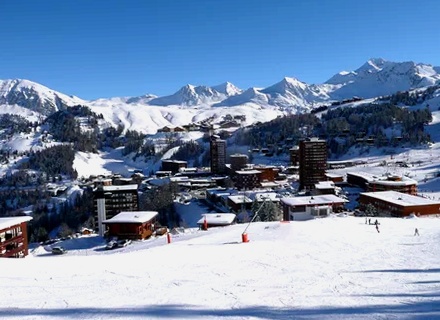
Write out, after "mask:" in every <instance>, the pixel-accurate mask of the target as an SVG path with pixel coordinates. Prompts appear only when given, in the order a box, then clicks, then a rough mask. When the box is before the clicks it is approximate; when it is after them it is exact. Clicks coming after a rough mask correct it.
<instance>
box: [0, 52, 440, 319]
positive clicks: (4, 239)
mask: <svg viewBox="0 0 440 320" xmlns="http://www.w3.org/2000/svg"><path fill="white" fill-rule="evenodd" d="M437 72H438V68H437V67H432V66H430V65H426V64H417V63H413V62H404V63H397V62H390V61H386V60H383V59H371V60H369V61H368V62H367V63H365V64H364V65H363V66H362V67H360V68H359V69H357V70H355V71H352V72H351V73H346V72H342V73H340V74H337V75H335V76H333V77H332V78H331V79H330V80H328V81H327V82H326V83H325V84H322V85H308V84H306V83H303V82H300V81H299V80H296V79H293V78H284V79H282V80H281V82H279V83H276V84H274V85H272V86H269V87H267V88H264V89H261V88H260V89H257V88H250V89H247V90H241V89H239V88H237V87H235V86H234V85H232V84H231V83H225V84H223V85H218V86H213V87H207V86H199V87H196V86H191V85H188V86H185V87H183V88H182V89H180V90H179V91H177V92H176V93H175V94H173V95H170V96H165V97H157V96H153V95H145V96H142V97H132V98H111V99H98V100H92V101H86V100H82V99H80V98H78V97H71V96H67V95H64V94H62V93H59V92H56V91H54V90H52V89H49V88H47V87H44V86H42V85H39V84H37V83H33V82H30V81H27V80H4V81H1V82H0V111H1V114H0V141H1V142H0V143H1V144H0V145H1V148H0V163H1V164H0V216H1V217H0V257H1V259H0V269H1V270H2V271H1V272H0V301H1V304H0V318H8V319H61V318H72V319H136V318H147V319H372V318H373V319H438V318H440V300H439V292H440V258H439V255H438V252H439V250H440V241H439V240H440V134H439V133H440V130H439V123H440V111H439V108H440V99H439V97H440V84H439V80H440V75H439V74H438V73H437ZM378 79H388V81H385V82H383V80H380V81H379V80H378ZM380 83H381V84H380ZM396 88H397V89H396ZM6 258H17V259H6Z"/></svg>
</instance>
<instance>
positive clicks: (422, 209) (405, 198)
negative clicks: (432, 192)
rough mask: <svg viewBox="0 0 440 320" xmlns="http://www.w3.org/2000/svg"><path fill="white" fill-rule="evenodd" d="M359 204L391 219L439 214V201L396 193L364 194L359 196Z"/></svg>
mask: <svg viewBox="0 0 440 320" xmlns="http://www.w3.org/2000/svg"><path fill="white" fill-rule="evenodd" d="M359 204H360V205H361V206H362V207H365V206H366V205H367V204H372V205H373V206H374V207H375V208H376V209H377V210H378V211H379V213H382V214H388V215H391V216H393V217H406V216H409V215H410V214H416V215H430V214H438V213H440V201H433V200H430V199H426V198H423V197H418V196H414V195H411V194H406V193H401V192H396V191H378V192H364V193H361V194H360V197H359Z"/></svg>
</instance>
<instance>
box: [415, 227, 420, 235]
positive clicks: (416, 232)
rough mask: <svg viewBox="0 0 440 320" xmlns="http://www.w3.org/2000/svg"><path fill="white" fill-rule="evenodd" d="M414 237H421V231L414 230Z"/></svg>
mask: <svg viewBox="0 0 440 320" xmlns="http://www.w3.org/2000/svg"><path fill="white" fill-rule="evenodd" d="M414 236H420V234H419V229H417V228H416V230H414Z"/></svg>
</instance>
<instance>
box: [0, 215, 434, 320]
mask: <svg viewBox="0 0 440 320" xmlns="http://www.w3.org/2000/svg"><path fill="white" fill-rule="evenodd" d="M379 222H380V233H377V232H376V230H375V229H374V227H373V226H369V225H365V223H364V218H353V217H345V216H331V217H328V218H321V219H316V220H311V221H306V222H291V223H284V224H283V223H279V222H273V223H253V224H251V225H250V227H249V229H248V235H249V239H250V242H249V243H242V242H241V233H242V232H243V230H244V227H245V225H234V226H231V227H226V228H223V229H221V228H220V229H215V228H213V229H209V230H208V231H193V232H189V230H188V232H187V233H184V234H180V235H177V236H173V242H172V243H171V244H169V245H168V244H166V238H165V237H161V238H157V239H154V240H147V241H144V242H135V243H133V244H132V245H130V246H128V247H126V248H122V249H116V250H115V251H105V250H103V249H102V248H103V242H99V238H93V237H92V238H79V239H73V240H68V241H65V242H64V244H63V245H65V247H66V248H68V249H70V250H69V252H68V253H67V254H66V255H63V256H53V255H51V254H49V253H47V252H46V251H45V250H44V248H43V247H39V248H37V249H36V250H35V251H34V254H33V255H30V256H28V257H26V258H25V259H17V260H15V259H6V260H4V261H2V264H3V267H4V269H5V270H8V271H7V273H6V274H5V275H4V277H5V280H6V281H1V282H0V290H1V292H2V301H3V303H2V305H3V307H2V308H0V317H2V318H11V319H12V318H21V319H23V318H26V319H52V318H54V317H55V318H61V317H63V318H72V319H73V318H75V319H90V318H95V319H104V318H105V319H127V318H130V319H140V318H148V319H286V320H287V319H371V318H376V319H390V318H393V319H435V318H438V317H439V316H440V300H439V298H438V291H439V290H440V287H439V282H438V270H439V260H438V251H439V250H440V247H439V243H440V242H439V239H440V234H439V231H438V230H439V229H440V220H439V219H438V218H413V219H397V218H382V219H380V218H379ZM416 227H417V228H418V229H419V231H420V236H419V237H417V236H414V229H415V228H416ZM69 241H70V242H69ZM17 294H19V297H18V296H17ZM6 306H7V307H6Z"/></svg>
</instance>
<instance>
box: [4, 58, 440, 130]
mask: <svg viewBox="0 0 440 320" xmlns="http://www.w3.org/2000/svg"><path fill="white" fill-rule="evenodd" d="M439 82H440V67H435V66H432V65H430V64H425V63H415V62H413V61H406V62H392V61H387V60H385V59H383V58H371V59H369V60H368V61H366V62H365V63H364V64H363V65H361V66H360V67H359V68H357V69H356V70H353V71H342V72H339V73H337V74H335V75H333V76H332V77H331V78H329V79H328V80H327V81H326V82H324V83H322V84H307V83H305V82H302V81H301V80H299V79H296V78H294V77H284V78H283V79H282V80H281V81H279V82H277V83H275V84H273V85H270V86H267V87H265V88H256V87H251V88H248V89H245V90H243V89H240V88H238V87H236V86H235V85H233V84H232V83H230V82H224V83H222V84H220V85H215V86H205V85H199V86H195V85H190V84H188V85H185V86H183V87H181V88H180V89H179V90H178V91H176V92H175V93H173V94H171V95H167V96H156V95H153V94H146V95H141V96H136V97H113V98H109V99H106V98H102V99H96V100H84V99H81V98H78V97H73V96H68V95H66V94H64V93H61V92H58V91H55V90H53V89H50V88H48V87H46V86H44V85H41V84H39V83H36V82H32V81H29V80H25V79H9V80H0V112H1V113H5V112H6V110H11V108H7V107H8V106H19V107H22V108H26V109H29V110H31V111H33V112H36V113H38V114H40V115H41V116H42V117H47V116H49V115H50V114H52V113H54V112H56V111H59V110H63V109H65V108H67V107H70V106H73V105H78V104H81V105H85V106H88V107H90V108H91V109H92V110H93V111H94V112H97V113H103V114H104V117H105V118H106V120H107V122H109V123H111V124H112V125H115V124H117V123H124V124H126V125H128V126H129V128H136V129H138V128H140V127H141V125H140V124H137V125H136V126H133V123H135V122H136V121H133V114H138V115H139V116H143V117H148V118H151V121H149V122H148V123H149V125H153V127H149V129H148V131H149V132H152V131H154V130H157V129H158V128H159V126H160V125H171V126H173V125H182V124H185V123H186V122H188V121H189V122H191V121H194V120H195V119H198V120H203V119H201V117H203V116H204V115H206V117H207V118H209V117H214V118H216V117H221V116H222V115H221V114H220V113H219V109H218V108H227V110H226V111H225V112H227V113H230V114H242V110H243V108H249V107H252V108H254V112H261V113H264V112H265V111H266V110H269V109H270V110H272V111H275V114H278V115H282V114H296V113H303V112H309V111H311V110H312V109H313V108H314V107H316V106H317V105H320V104H324V103H331V102H332V101H341V100H344V99H350V98H352V97H354V96H356V97H361V98H374V97H379V96H385V95H390V94H393V93H395V92H398V91H406V90H409V89H416V88H422V87H426V86H431V85H434V84H436V83H439ZM2 107H3V108H2ZM133 108H135V109H133ZM181 109H186V110H187V112H189V113H187V114H185V117H182V116H181V115H182V110H181ZM213 109H215V110H213ZM17 110H19V108H18V109H17ZM179 110H180V111H179ZM258 110H259V111H258ZM124 114H125V115H124ZM274 116H276V115H274ZM121 117H122V118H121ZM157 117H159V118H157ZM258 117H260V116H257V118H258ZM268 120H271V119H268ZM156 124H157V125H156ZM247 124H250V123H247Z"/></svg>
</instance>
